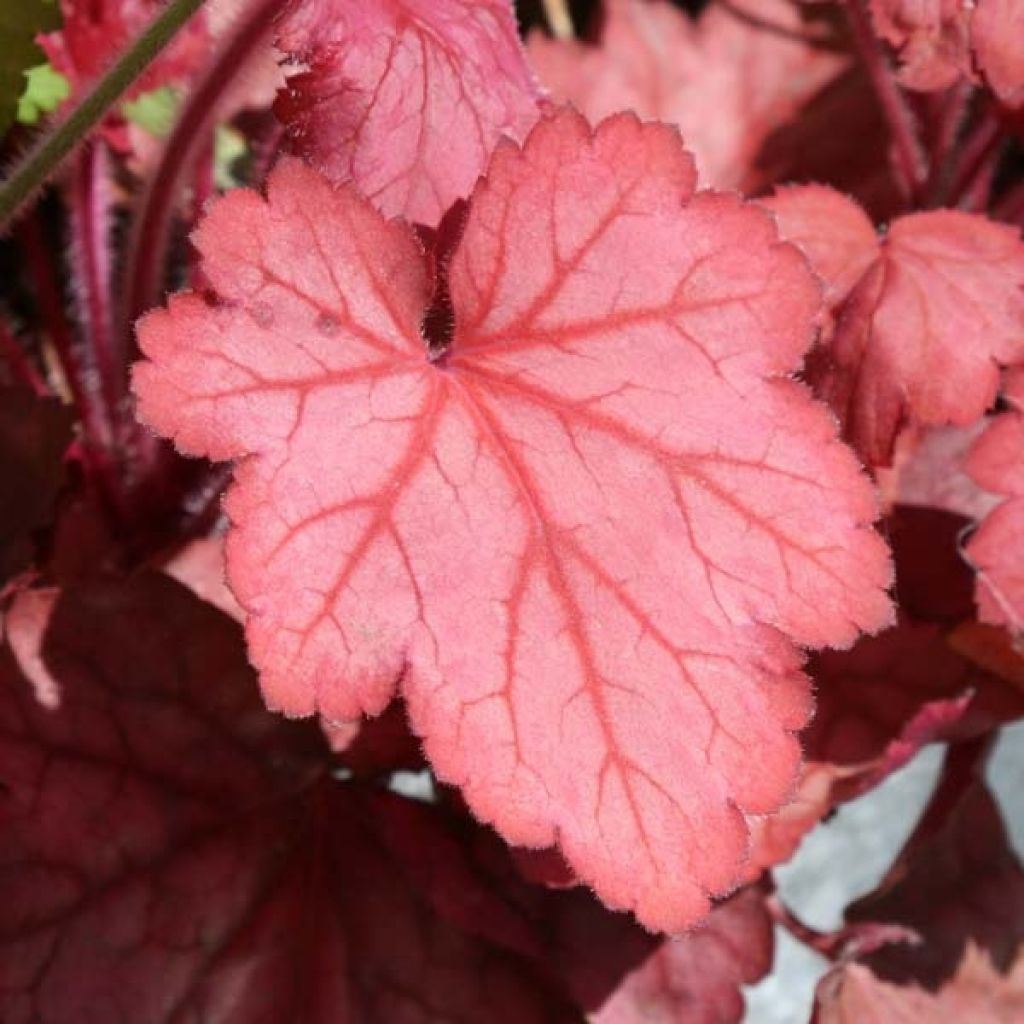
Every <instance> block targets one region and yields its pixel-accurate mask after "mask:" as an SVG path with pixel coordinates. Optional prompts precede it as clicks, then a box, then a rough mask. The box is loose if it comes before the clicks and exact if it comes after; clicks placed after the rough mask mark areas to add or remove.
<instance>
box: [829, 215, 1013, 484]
mask: <svg viewBox="0 0 1024 1024" xmlns="http://www.w3.org/2000/svg"><path fill="white" fill-rule="evenodd" d="M830 356H831V359H832V361H833V365H832V367H831V371H830V376H829V377H828V378H827V379H826V381H825V382H824V385H823V392H824V393H825V395H826V396H827V397H828V398H829V400H830V402H831V403H832V404H833V406H834V407H835V409H836V411H837V413H839V414H840V416H841V417H843V418H844V420H845V423H846V430H847V434H848V436H849V437H850V438H851V440H852V441H853V443H854V444H855V446H856V447H857V449H858V450H859V451H860V452H861V454H862V455H863V457H864V459H865V461H867V462H869V463H871V464H874V465H883V464H886V463H887V462H888V460H889V458H890V456H891V453H892V447H893V444H894V441H895V437H896V433H897V431H898V430H899V428H900V427H901V426H902V425H903V424H904V423H905V422H907V421H911V422H916V423H922V424H931V425H937V424H941V423H955V424H959V425H966V424H968V423H970V422H972V421H973V420H975V419H977V418H978V417H979V416H981V415H982V413H984V411H985V410H986V408H987V407H988V406H989V405H990V404H991V403H992V401H993V400H994V398H995V396H996V392H997V390H998V386H999V364H1009V363H1013V362H1016V361H1019V360H1021V359H1024V243H1022V242H1021V239H1020V235H1019V232H1018V231H1017V230H1016V229H1014V228H1011V227H1008V226H1007V225H1005V224H997V223H995V222H994V221H990V220H988V219H987V218H985V217H982V216H978V215H974V214H967V213H959V212H955V211H952V210H937V211H933V212H928V213H916V214H911V215H909V216H906V217H900V218H898V219H897V220H896V221H894V222H893V223H892V225H891V226H890V229H889V233H888V235H887V237H886V238H885V240H884V242H883V243H882V252H881V255H880V256H879V258H878V259H877V260H876V261H875V262H874V263H873V264H872V265H871V267H869V268H868V270H867V271H866V272H865V274H864V276H863V277H862V278H861V280H860V282H859V283H858V284H857V286H856V287H855V288H854V290H853V292H852V294H851V295H850V297H849V300H848V301H847V302H846V304H845V305H844V306H843V308H842V310H841V312H840V315H839V321H838V324H837V326H836V332H835V336H834V339H833V341H832V344H831V346H830Z"/></svg>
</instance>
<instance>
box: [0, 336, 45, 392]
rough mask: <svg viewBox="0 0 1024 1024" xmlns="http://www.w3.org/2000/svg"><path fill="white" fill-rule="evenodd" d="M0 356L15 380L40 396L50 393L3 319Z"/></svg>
mask: <svg viewBox="0 0 1024 1024" xmlns="http://www.w3.org/2000/svg"><path fill="white" fill-rule="evenodd" d="M0 357H2V358H3V360H4V362H6V363H7V365H8V367H9V368H10V371H11V375H12V377H13V378H14V379H15V380H17V381H19V382H20V383H21V384H23V385H25V387H27V388H28V389H29V390H31V391H33V392H35V394H37V395H39V397H40V398H42V397H44V396H46V395H49V394H50V389H49V387H47V384H46V381H45V380H43V377H42V374H40V372H39V371H38V370H37V369H36V368H35V367H34V366H33V365H32V360H30V359H29V358H28V356H27V355H25V352H24V351H23V349H22V347H21V346H20V345H19V344H18V339H17V338H15V337H14V335H13V334H12V333H11V331H10V329H9V328H8V326H7V324H6V323H4V321H3V319H0Z"/></svg>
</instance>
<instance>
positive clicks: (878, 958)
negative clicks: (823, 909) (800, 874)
mask: <svg viewBox="0 0 1024 1024" xmlns="http://www.w3.org/2000/svg"><path fill="white" fill-rule="evenodd" d="M847 917H848V919H850V920H852V921H888V922H894V923H898V924H903V925H906V926H909V927H910V928H912V929H913V930H914V931H916V932H917V933H918V934H920V935H921V937H922V939H923V941H922V942H921V944H920V945H917V946H906V945H894V946H888V947H886V948H885V949H883V950H881V951H879V952H878V953H875V954H873V955H872V956H871V957H870V958H868V963H869V964H870V966H871V967H872V969H873V970H874V971H875V973H877V974H879V975H880V976H882V977H885V978H887V979H892V980H897V981H905V980H916V981H918V982H919V983H921V984H925V985H927V986H928V987H929V988H932V989H934V988H936V987H937V986H938V985H939V984H941V982H942V981H943V980H944V979H947V978H949V977H951V976H952V975H953V973H954V972H955V970H956V966H957V964H958V963H959V962H960V960H961V958H962V957H963V955H964V953H965V950H966V947H967V944H968V942H969V941H973V942H974V943H975V944H976V945H978V946H980V947H982V948H983V949H984V950H985V951H986V952H987V954H988V956H989V957H990V958H991V959H992V961H993V962H994V963H995V965H996V967H997V968H998V969H999V970H1001V971H1002V970H1006V969H1007V968H1009V966H1010V965H1011V964H1012V962H1013V961H1014V959H1015V958H1016V956H1017V952H1018V950H1019V948H1020V946H1021V943H1022V942H1024V869H1022V866H1021V863H1020V861H1019V860H1018V858H1017V855H1016V854H1015V853H1014V851H1013V849H1012V847H1011V845H1010V841H1009V838H1008V836H1007V835H1006V831H1005V828H1004V825H1003V821H1002V818H1001V816H1000V813H999V810H998V808H997V806H996V804H995V802H994V800H993V799H992V797H991V796H990V795H989V793H988V791H987V790H986V789H985V788H984V786H982V785H980V784H979V785H975V786H973V787H972V788H970V789H969V790H967V792H966V795H965V796H963V797H962V798H961V799H960V801H959V802H958V804H957V805H956V806H955V808H954V809H953V811H952V813H951V814H950V815H949V816H948V817H947V818H946V820H945V821H944V822H943V823H942V824H941V826H940V827H939V828H938V829H937V830H936V831H934V833H933V834H932V835H931V836H930V837H928V838H927V839H926V840H924V841H923V842H921V843H920V844H918V845H917V846H916V848H915V849H914V850H913V851H911V852H910V854H909V856H907V857H906V858H905V859H903V861H902V862H901V863H900V865H899V867H898V870H895V871H891V872H890V879H889V881H888V883H887V884H884V885H883V886H882V887H881V888H880V889H879V890H877V891H876V892H874V893H872V894H870V895H868V896H865V897H864V898H863V899H861V900H858V902H857V903H855V904H853V905H852V906H851V907H850V908H849V910H848V911H847Z"/></svg>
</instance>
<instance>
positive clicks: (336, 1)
mask: <svg viewBox="0 0 1024 1024" xmlns="http://www.w3.org/2000/svg"><path fill="white" fill-rule="evenodd" d="M278 45H279V46H280V48H281V49H282V50H283V51H284V52H285V53H287V54H290V55H291V56H292V57H293V58H295V59H296V60H297V62H298V63H299V64H300V65H301V66H302V67H303V70H301V71H299V72H298V73H296V74H294V75H291V76H290V77H289V78H288V80H287V88H286V90H285V91H284V92H282V93H281V95H280V98H279V100H278V103H277V105H276V107H275V110H276V112H277V114H278V115H279V117H280V118H281V119H282V121H284V123H285V125H286V126H287V127H288V131H289V134H290V136H291V139H292V144H293V148H294V150H295V152H297V153H299V154H300V155H302V156H303V157H305V158H306V159H307V160H308V161H309V162H311V163H312V164H313V165H314V166H316V167H317V168H319V169H320V170H321V171H323V172H324V173H325V174H326V175H327V176H328V177H329V178H331V179H332V180H333V181H336V182H343V181H352V182H354V183H355V184H356V185H357V186H358V187H359V188H360V189H361V190H362V192H364V193H365V194H366V195H368V196H369V197H370V198H371V199H372V200H373V201H374V202H375V203H376V204H377V207H378V208H379V209H380V210H382V211H383V212H384V213H385V214H386V215H388V216H395V215H399V214H400V215H402V216H404V217H406V218H407V219H408V220H412V221H418V222H421V223H424V224H429V225H436V224H437V222H438V221H439V220H440V219H441V215H442V214H443V213H444V211H445V210H447V209H448V207H449V206H451V204H452V203H453V202H455V200H456V199H460V198H464V197H465V196H467V195H468V194H469V192H470V190H471V189H472V187H473V183H474V182H475V181H476V179H477V176H478V175H479V174H480V173H481V172H482V171H483V169H484V166H485V164H486V162H487V157H488V155H489V153H490V151H491V149H492V148H493V146H494V144H495V143H496V142H497V141H498V139H499V137H500V136H502V135H508V136H510V137H512V138H515V139H521V138H522V137H523V136H524V135H525V133H526V131H527V130H528V129H529V128H530V126H531V125H532V124H533V123H534V121H536V119H537V113H538V108H537V100H538V98H539V95H540V93H539V91H538V89H537V86H536V84H535V82H534V80H533V74H532V72H531V71H530V69H529V67H528V66H527V63H526V60H525V58H524V55H523V49H522V45H521V44H520V42H519V35H518V31H517V28H516V21H515V14H514V11H513V9H512V4H511V2H510V0H472V2H471V0H399V2H396V3H385V4H382V3H377V2H376V0H307V2H305V3H302V4H299V5H297V6H295V7H294V9H293V11H292V13H291V14H289V15H287V16H286V17H285V19H284V20H283V22H282V24H281V25H280V29H279V33H278Z"/></svg>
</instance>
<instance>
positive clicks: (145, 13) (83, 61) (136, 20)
mask: <svg viewBox="0 0 1024 1024" xmlns="http://www.w3.org/2000/svg"><path fill="white" fill-rule="evenodd" d="M160 6H161V5H160V3H159V2H158V0H60V9H61V12H62V13H63V15H64V24H63V25H62V26H61V28H60V29H59V30H58V31H56V32H51V33H49V34H47V35H44V36H41V37H40V39H39V44H40V46H42V48H43V50H44V51H45V52H46V56H47V57H49V59H50V63H51V64H52V65H53V67H54V69H55V70H56V71H58V72H60V73H61V74H62V75H63V76H64V77H65V78H66V79H67V80H68V82H69V83H70V86H71V96H72V97H73V98H77V97H79V96H80V95H81V93H82V91H83V90H84V89H86V88H87V87H88V86H90V85H92V84H93V83H94V82H95V81H96V80H97V79H98V78H99V77H100V76H101V75H102V74H103V72H104V71H106V70H107V69H108V68H109V67H110V65H111V64H113V62H114V61H115V60H116V59H117V57H118V56H119V55H120V54H121V53H122V52H123V51H124V50H125V49H127V47H128V45H129V44H130V43H131V41H132V40H133V39H134V38H135V37H136V36H137V35H138V34H139V33H140V32H141V31H142V30H143V29H144V28H145V27H146V25H148V24H149V23H150V21H152V19H153V18H154V16H155V15H156V14H157V13H158V12H159V10H160ZM208 46H209V34H208V31H207V27H206V23H205V15H204V13H203V12H200V13H199V14H197V15H196V16H195V17H193V18H192V19H191V20H190V21H189V24H188V25H186V26H185V28H184V29H182V31H181V32H179V33H178V35H177V37H176V38H175V39H174V40H173V41H172V42H171V43H170V45H169V46H168V47H167V49H166V50H165V51H164V52H163V53H162V54H161V55H160V56H159V57H158V58H157V60H155V61H154V62H153V63H152V64H151V65H150V66H149V67H148V68H147V69H146V72H145V74H144V75H142V77H141V78H139V79H138V81H136V82H135V84H134V85H133V86H132V88H131V89H130V90H129V93H128V96H129V97H135V96H138V95H139V94H140V93H144V92H147V91H148V90H150V89H154V88H157V87H158V86H161V85H164V84H166V83H169V82H177V81H182V80H184V79H186V78H187V77H188V76H189V75H190V73H191V72H192V71H193V70H194V68H195V67H196V65H197V64H198V63H200V62H201V61H202V59H203V57H204V55H205V54H206V52H207V48H208Z"/></svg>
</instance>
